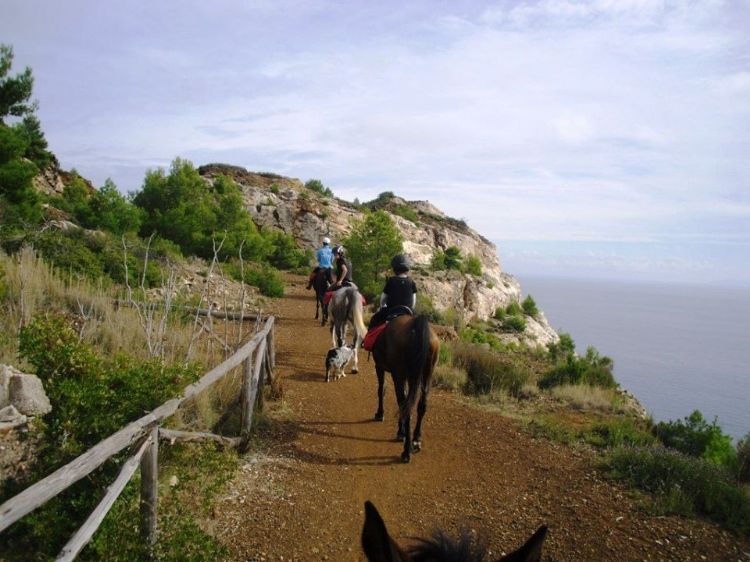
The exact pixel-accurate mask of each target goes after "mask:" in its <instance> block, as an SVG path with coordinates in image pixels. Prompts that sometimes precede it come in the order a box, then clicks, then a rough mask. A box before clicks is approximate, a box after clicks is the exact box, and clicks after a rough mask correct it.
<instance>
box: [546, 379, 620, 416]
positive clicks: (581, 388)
mask: <svg viewBox="0 0 750 562" xmlns="http://www.w3.org/2000/svg"><path fill="white" fill-rule="evenodd" d="M550 393H551V394H552V396H554V397H555V398H559V399H560V400H562V401H564V402H566V403H567V404H569V405H570V406H572V407H573V408H577V409H579V410H598V411H602V412H617V413H622V412H624V408H623V404H622V398H621V397H620V395H619V394H618V393H617V391H616V390H615V389H612V388H602V387H599V386H588V385H582V384H574V385H571V384H566V385H560V386H556V387H553V388H552V389H551V390H550Z"/></svg>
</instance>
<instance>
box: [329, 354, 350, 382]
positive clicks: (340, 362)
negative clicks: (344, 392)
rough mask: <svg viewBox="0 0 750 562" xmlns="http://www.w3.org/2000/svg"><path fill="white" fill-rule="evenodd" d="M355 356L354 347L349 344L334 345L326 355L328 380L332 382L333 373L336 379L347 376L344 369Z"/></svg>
mask: <svg viewBox="0 0 750 562" xmlns="http://www.w3.org/2000/svg"><path fill="white" fill-rule="evenodd" d="M353 357H354V348H353V347H351V346H348V345H343V346H341V347H332V348H331V349H329V350H328V354H327V355H326V382H330V380H331V376H332V375H333V377H334V380H339V379H340V378H341V377H345V376H346V373H344V369H345V368H346V366H347V365H348V364H349V362H350V361H351V360H352V358H353Z"/></svg>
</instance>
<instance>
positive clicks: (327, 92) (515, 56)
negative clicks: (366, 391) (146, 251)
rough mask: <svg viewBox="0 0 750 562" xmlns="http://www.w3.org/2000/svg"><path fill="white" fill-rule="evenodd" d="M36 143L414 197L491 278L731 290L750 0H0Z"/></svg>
mask: <svg viewBox="0 0 750 562" xmlns="http://www.w3.org/2000/svg"><path fill="white" fill-rule="evenodd" d="M0 42H3V43H8V44H11V45H12V46H13V48H14V52H15V64H14V68H13V70H14V71H15V72H18V71H21V70H22V69H23V68H24V67H25V66H30V67H31V68H32V70H33V72H34V76H35V87H34V97H35V98H36V99H37V100H38V101H39V110H38V115H39V118H40V120H41V122H42V126H43V128H44V130H45V133H46V136H47V139H48V141H49V144H50V148H51V149H52V150H53V152H55V153H56V154H57V156H58V158H59V159H60V162H61V164H62V166H63V168H66V169H70V168H75V169H76V170H78V172H79V173H81V174H82V175H84V176H86V177H88V178H90V179H91V180H92V181H94V183H95V184H96V185H97V186H100V185H102V184H103V182H104V180H105V179H106V178H108V177H109V178H112V179H113V180H114V181H115V183H116V184H117V186H118V187H119V189H120V190H121V191H123V192H131V191H135V190H137V189H139V188H140V186H141V184H142V181H143V178H144V175H145V173H146V171H147V170H148V169H154V168H157V167H168V166H169V164H170V162H171V161H172V160H173V159H174V158H175V157H182V158H187V159H189V160H191V161H192V162H193V163H195V164H196V165H201V164H206V163H209V162H224V163H229V164H234V165H239V166H244V167H246V168H248V169H250V170H254V171H266V172H275V173H279V174H283V175H288V176H292V177H298V178H300V179H302V180H303V181H305V180H307V179H310V178H318V179H321V180H322V181H323V182H324V183H325V185H326V186H328V187H330V188H331V189H332V190H333V191H334V193H335V194H336V196H338V197H341V198H343V199H347V200H350V201H351V200H354V199H355V198H358V199H359V200H360V201H367V200H370V199H373V198H374V197H376V196H377V195H378V194H379V193H381V192H383V191H393V192H394V193H396V194H397V195H399V196H401V197H404V198H405V199H409V200H416V199H428V200H430V201H431V202H432V203H433V204H435V205H437V206H438V207H439V208H440V209H442V210H443V211H444V212H446V213H447V214H448V215H450V216H453V217H456V218H462V219H464V220H465V221H466V222H467V223H468V224H469V226H470V227H472V228H473V229H475V230H476V231H478V232H479V233H480V234H482V235H483V236H485V237H486V238H488V239H490V240H492V241H493V242H494V243H495V244H496V245H497V247H498V252H499V255H500V259H501V263H502V264H503V267H504V269H505V270H506V271H508V272H510V273H512V274H517V275H519V274H520V275H565V276H571V277H576V276H583V277H590V278H601V279H619V280H626V281H627V280H639V281H659V282H668V283H671V282H692V283H709V284H716V285H720V284H727V283H728V284H741V285H750V157H749V156H748V155H750V0H742V1H721V0H701V1H682V0H681V1H671V0H581V1H573V0H540V1H535V2H534V1H530V2H510V1H507V2H497V3H492V2H466V1H460V0H454V1H439V0H432V1H422V2H420V1H414V2H390V1H379V2H369V1H368V2H366V1H362V2H356V1H352V2H337V1H334V0H331V1H318V0H299V1H285V0H263V1H257V2H251V1H240V0H236V1H228V0H217V1H212V2H205V1H200V2H198V1H194V0H181V1H179V2H177V1H175V0H162V1H159V2H153V1H148V2H144V1H141V0H134V1H128V2H125V1H122V0H113V1H107V2H101V1H95V0H66V2H58V1H55V0H48V1H41V0H2V3H0Z"/></svg>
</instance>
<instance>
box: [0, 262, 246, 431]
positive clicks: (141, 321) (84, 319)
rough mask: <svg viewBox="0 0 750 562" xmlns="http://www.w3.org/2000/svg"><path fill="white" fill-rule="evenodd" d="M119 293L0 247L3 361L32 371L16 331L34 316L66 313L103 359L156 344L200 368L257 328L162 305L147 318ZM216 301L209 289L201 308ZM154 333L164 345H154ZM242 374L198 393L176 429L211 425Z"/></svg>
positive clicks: (148, 351) (167, 358) (144, 351)
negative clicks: (23, 357) (20, 352)
mask: <svg viewBox="0 0 750 562" xmlns="http://www.w3.org/2000/svg"><path fill="white" fill-rule="evenodd" d="M139 291H140V289H136V290H134V293H133V294H134V298H135V299H136V300H145V299H146V298H147V296H148V295H147V294H146V293H145V292H144V293H143V294H140V293H139ZM151 294H153V293H151ZM225 294H226V292H225ZM118 298H122V292H121V290H118V289H117V288H112V287H108V286H104V285H103V284H95V283H91V282H87V281H85V280H81V279H74V278H72V277H70V276H66V275H63V274H61V273H59V272H57V271H55V270H54V269H52V268H51V267H49V266H48V265H47V264H46V263H44V262H43V261H42V259H41V258H40V257H38V256H37V255H36V254H35V252H34V251H33V250H32V249H30V248H25V249H23V250H21V251H20V252H18V253H17V254H15V255H13V256H8V255H6V254H4V253H2V252H0V363H8V364H13V365H16V366H18V367H19V368H21V369H22V370H23V369H28V368H29V366H28V365H24V364H23V363H22V362H20V360H19V358H18V354H17V351H18V333H19V331H20V330H21V328H22V327H23V326H25V325H26V324H28V323H29V322H30V321H31V320H32V319H33V318H34V317H36V316H39V315H49V314H62V315H64V316H66V317H67V318H69V319H70V320H71V323H72V325H73V326H74V327H75V329H76V331H77V332H78V334H79V339H80V341H83V342H85V343H88V344H90V345H91V346H93V347H94V348H95V349H96V350H97V352H98V354H100V355H101V356H104V357H114V356H115V355H118V354H127V355H128V356H129V357H132V358H133V359H134V360H141V361H143V360H148V359H151V358H153V356H154V349H158V355H156V357H158V358H159V359H161V360H162V361H164V362H165V363H168V364H175V363H178V364H186V363H188V362H189V363H193V364H197V365H198V366H199V367H200V369H201V370H203V371H204V372H205V371H208V370H209V369H210V368H212V367H214V366H215V365H217V364H219V363H220V362H221V361H223V360H224V359H226V358H227V357H228V356H229V355H230V354H231V353H232V352H233V351H234V349H235V348H236V347H238V340H239V339H240V338H241V339H246V338H247V337H249V336H250V335H251V333H252V332H253V331H254V330H255V326H249V325H246V326H244V327H242V326H241V323H239V322H225V321H213V320H212V319H211V318H210V317H209V318H208V319H206V320H204V319H202V318H201V319H198V318H197V317H186V315H185V314H184V313H183V312H177V311H175V310H171V311H168V312H165V309H163V308H162V309H159V308H158V309H155V310H154V312H153V316H152V317H151V318H150V320H149V319H147V318H145V311H144V310H143V309H140V310H139V309H136V308H131V307H127V306H118V305H117V299H118ZM215 299H216V296H215V295H213V294H211V292H210V291H208V292H205V291H204V293H203V294H202V295H201V302H200V303H198V306H201V304H203V306H205V302H212V300H215ZM152 302H153V299H152ZM223 304H226V303H223ZM146 320H149V321H146ZM196 334H197V335H198V336H200V337H197V335H196ZM157 338H158V340H159V341H160V343H161V345H159V346H154V345H153V343H154V341H155V340H156V339H157ZM227 343H228V345H226V344H227ZM241 372H242V370H241V368H237V369H235V370H234V372H233V373H231V374H230V375H228V376H226V377H225V378H224V379H222V380H221V381H219V382H217V383H216V384H214V385H213V386H212V387H211V388H210V389H209V390H208V391H206V392H204V393H202V395H200V396H198V397H197V398H196V399H195V400H194V401H193V404H191V405H189V406H187V407H186V408H185V410H184V411H182V412H180V413H179V414H178V415H177V416H176V417H175V420H173V422H174V423H175V424H176V426H178V427H180V426H182V427H186V426H187V427H191V428H194V429H210V428H211V427H212V426H213V425H214V424H215V423H216V421H218V419H219V417H220V413H221V412H224V411H225V410H226V407H227V406H228V405H229V404H231V403H232V401H233V400H235V399H236V397H237V396H238V394H239V388H240V384H241V383H240V381H241Z"/></svg>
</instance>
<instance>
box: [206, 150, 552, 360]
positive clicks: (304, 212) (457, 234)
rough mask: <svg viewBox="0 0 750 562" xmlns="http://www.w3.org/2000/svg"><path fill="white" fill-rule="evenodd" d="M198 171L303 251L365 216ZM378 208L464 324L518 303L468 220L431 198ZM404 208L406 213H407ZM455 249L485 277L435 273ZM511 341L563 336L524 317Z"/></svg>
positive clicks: (296, 193) (429, 288)
mask: <svg viewBox="0 0 750 562" xmlns="http://www.w3.org/2000/svg"><path fill="white" fill-rule="evenodd" d="M198 171H199V172H200V173H201V174H202V175H203V176H204V177H205V178H206V179H212V178H215V177H216V176H217V175H219V174H224V175H227V176H229V177H231V178H232V179H233V180H234V181H235V182H236V183H237V184H238V185H239V186H240V188H241V189H242V193H243V198H244V202H245V206H246V207H247V209H248V211H249V212H250V214H251V216H252V218H253V220H254V221H255V223H256V224H257V225H258V226H260V227H265V228H271V229H276V230H279V231H282V232H285V233H286V234H289V235H291V236H293V237H294V238H295V239H296V240H297V242H298V244H299V245H300V246H301V247H303V248H305V249H310V250H314V249H316V248H317V247H319V246H320V241H321V239H322V238H323V236H329V237H330V238H332V239H333V240H334V242H336V241H338V240H342V239H344V238H346V237H347V236H348V235H349V234H350V233H351V230H352V222H353V219H361V218H362V217H363V213H362V211H361V210H360V207H359V206H357V205H354V204H353V203H349V202H347V201H343V200H341V199H337V198H335V197H322V196H320V195H319V194H317V193H315V192H313V191H311V190H309V189H306V188H305V186H304V184H303V183H302V182H301V181H300V180H298V179H293V178H286V177H282V176H279V175H276V174H266V173H254V172H250V171H248V170H245V169H244V168H241V167H237V166H228V165H224V164H209V165H206V166H201V167H200V168H198ZM380 208H382V209H383V210H384V211H386V212H388V213H389V214H390V216H391V218H392V219H393V221H394V222H395V223H396V225H397V226H398V228H399V229H400V230H401V233H402V234H403V238H404V251H405V252H406V253H407V254H408V255H409V256H410V258H411V260H412V262H413V263H414V265H415V267H414V270H413V276H414V277H415V279H416V280H417V283H418V285H419V287H420V290H421V291H423V293H424V294H425V295H427V296H429V298H430V300H431V301H432V303H433V305H434V306H435V308H436V309H437V310H448V309H453V310H455V311H456V313H457V314H459V315H460V316H461V317H462V318H463V319H464V320H465V321H471V320H486V319H488V318H490V317H492V315H493V314H494V313H495V310H496V309H497V308H498V307H505V306H507V305H508V304H510V303H511V302H519V301H520V300H521V287H520V284H519V283H518V281H517V280H516V279H515V278H514V277H512V276H511V275H509V274H507V273H505V272H504V271H503V270H502V268H501V265H500V259H499V257H498V254H497V248H496V247H495V245H494V244H492V242H490V241H489V240H487V239H486V238H484V237H483V236H481V235H480V234H479V233H477V232H475V231H474V230H472V229H471V228H469V227H468V226H467V225H466V224H465V223H464V222H463V221H461V220H456V219H453V218H450V217H448V216H446V215H445V214H444V213H443V212H442V211H440V210H439V209H437V208H436V207H435V206H433V205H432V204H430V203H429V202H428V201H405V200H404V199H401V198H399V197H395V196H394V197H389V198H386V199H384V201H383V203H382V206H381V207H380ZM404 208H406V209H408V210H409V212H408V213H404V212H403V209H404ZM400 211H401V212H400ZM404 215H406V216H408V217H410V218H405V217H404ZM451 246H455V247H457V248H459V249H460V251H461V254H462V255H463V256H465V257H469V256H474V257H475V258H477V259H478V260H479V263H480V264H481V274H479V275H471V274H466V273H460V272H457V271H432V270H431V267H430V266H431V264H432V261H433V258H434V257H435V255H436V254H437V253H438V252H445V250H447V249H448V248H449V247H451ZM529 320H530V321H529ZM509 339H511V340H512V341H522V342H523V343H527V344H530V345H542V346H546V345H548V344H550V343H552V342H555V341H557V340H558V339H559V338H558V336H557V334H556V333H555V331H554V330H553V329H552V328H551V327H550V326H549V324H548V323H547V320H546V319H545V318H544V315H541V314H540V315H539V316H538V317H537V318H536V319H528V320H527V328H526V331H525V332H524V333H523V334H521V335H513V336H509Z"/></svg>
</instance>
